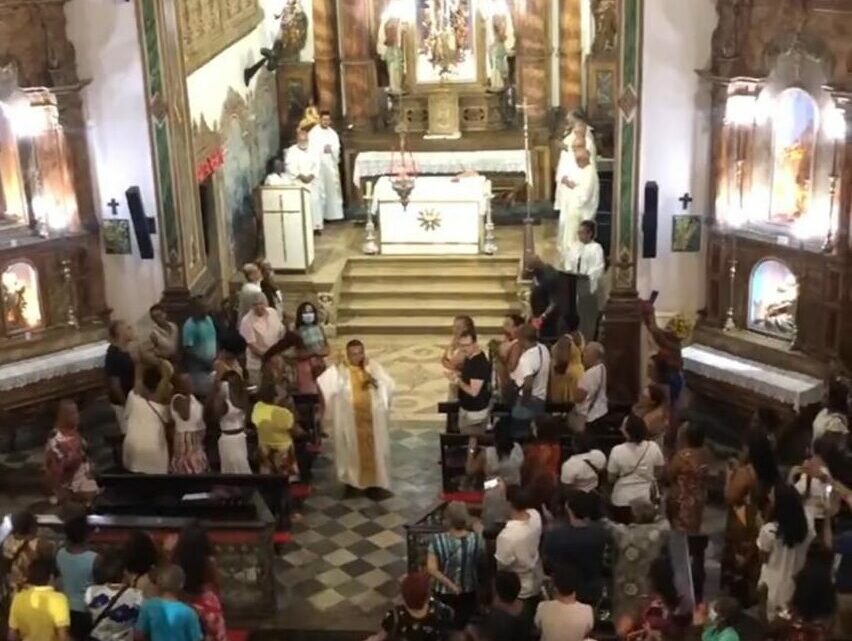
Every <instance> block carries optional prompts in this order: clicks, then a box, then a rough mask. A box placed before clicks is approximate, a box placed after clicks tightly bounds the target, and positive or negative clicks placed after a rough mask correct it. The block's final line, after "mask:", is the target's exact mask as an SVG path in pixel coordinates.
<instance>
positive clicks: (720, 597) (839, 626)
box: [371, 302, 852, 641]
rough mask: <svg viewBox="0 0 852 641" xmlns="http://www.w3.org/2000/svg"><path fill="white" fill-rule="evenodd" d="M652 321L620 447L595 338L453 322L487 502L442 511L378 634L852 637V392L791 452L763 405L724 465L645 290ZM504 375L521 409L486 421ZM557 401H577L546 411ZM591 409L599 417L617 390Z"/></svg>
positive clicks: (454, 366)
mask: <svg viewBox="0 0 852 641" xmlns="http://www.w3.org/2000/svg"><path fill="white" fill-rule="evenodd" d="M643 315H644V317H645V320H646V323H647V324H648V326H649V329H651V333H652V336H653V337H654V339H655V341H656V343H657V346H658V348H659V349H658V353H657V354H656V355H655V356H654V357H653V358H652V361H651V365H650V367H649V370H650V371H649V375H650V376H649V378H650V383H649V385H648V387H647V388H646V390H645V391H644V392H643V394H642V398H641V399H640V401H639V402H638V403H637V404H636V405H635V406H634V407H632V408H631V410H630V411H629V412H628V413H627V414H626V416H624V418H623V419H622V420H621V421H620V431H621V435H622V437H623V442H621V443H619V444H617V445H615V446H614V447H612V448H611V449H610V451H608V452H607V451H605V448H604V447H601V446H599V445H598V442H599V441H598V439H597V437H598V436H599V434H600V432H601V430H602V429H603V422H602V421H601V420H600V418H599V417H598V414H597V411H598V410H595V411H594V412H593V413H591V414H590V410H591V408H593V407H594V406H595V403H596V400H597V399H594V400H593V399H592V398H591V397H592V396H593V395H594V394H595V393H596V390H597V387H598V385H597V381H599V380H600V379H603V381H605V380H606V369H605V366H604V365H603V363H602V356H603V354H602V348H601V347H600V346H598V345H596V344H594V343H591V344H586V345H583V341H582V339H581V338H580V337H578V336H577V335H576V334H574V335H568V336H563V337H560V338H559V340H558V341H557V343H556V344H555V345H553V346H552V347H551V348H550V349H547V348H546V347H545V346H544V345H543V344H542V343H540V342H539V341H538V339H537V338H536V334H535V328H534V327H533V326H532V325H530V324H524V323H523V319H521V318H518V317H515V316H510V317H507V318H506V323H505V327H504V329H505V335H504V337H503V338H502V339H501V340H499V341H497V342H496V343H495V344H492V345H491V346H490V349H489V350H488V351H489V352H490V354H491V359H489V358H488V357H487V356H486V355H485V351H484V350H483V349H481V348H480V347H479V345H478V342H477V336H476V331H475V327H474V323H473V321H472V319H470V318H468V317H465V316H460V317H458V318H456V321H455V324H454V332H453V338H452V341H451V343H450V345H449V346H448V347H447V349H446V352H445V354H444V356H443V363H444V365H445V367H446V368H447V371H448V374H447V375H448V378H449V379H450V382H451V387H450V394H451V396H452V397H453V398H457V399H458V401H459V406H460V409H459V411H460V413H461V416H460V419H459V429H460V430H461V431H463V432H465V433H467V434H470V439H469V447H468V453H467V465H466V467H467V469H466V471H467V473H468V474H470V475H472V476H475V477H478V478H479V479H480V480H482V481H483V483H482V485H480V486H479V487H484V496H483V499H482V503H481V510H480V509H479V507H478V506H477V509H476V510H469V508H468V507H467V505H466V504H465V503H462V502H451V503H449V504H448V505H447V506H446V508H445V511H444V513H443V519H444V528H443V530H442V531H441V532H440V533H439V534H435V535H432V536H431V537H430V539H429V541H428V543H427V544H426V545H427V550H428V552H427V553H426V561H425V563H424V564H423V567H422V568H421V569H420V571H419V572H416V573H412V574H409V575H407V576H406V577H405V579H404V581H403V583H402V590H401V593H402V600H403V603H402V605H399V606H396V607H394V608H392V609H391V610H390V611H389V612H388V613H387V615H386V616H385V617H384V619H383V620H382V622H381V628H380V631H379V632H378V633H377V634H376V635H374V636H373V637H371V638H372V639H374V640H375V641H381V640H391V639H401V640H405V641H421V640H429V641H432V640H442V639H456V638H458V639H468V640H472V641H504V640H505V641H524V640H525V639H537V638H540V639H542V640H543V641H583V640H584V639H588V638H594V637H595V636H596V635H597V634H600V633H601V632H602V631H603V632H604V633H605V634H608V635H611V634H612V633H613V630H610V631H609V632H606V631H605V630H606V628H607V627H609V626H611V627H612V628H614V633H615V635H617V636H618V637H619V638H622V639H628V640H630V641H644V640H650V639H665V638H671V639H681V638H699V637H700V638H701V639H702V640H703V641H737V640H738V639H740V638H761V639H778V640H784V641H787V640H791V641H792V640H799V639H808V640H821V639H828V638H848V637H849V636H850V635H852V529H850V528H848V527H847V523H849V514H850V507H849V506H850V505H852V492H850V490H849V489H848V488H849V487H850V482H852V478H849V477H850V472H849V471H848V470H849V469H852V468H850V467H849V464H850V463H851V462H852V451H850V443H849V433H848V423H849V407H850V405H849V389H848V387H847V385H846V384H845V383H843V382H841V381H839V380H832V381H831V383H830V384H829V385H828V386H827V395H826V398H825V401H824V406H823V407H822V408H821V410H820V411H819V413H818V414H817V415H816V417H815V418H814V420H813V424H812V425H811V426H808V425H799V426H798V427H797V428H795V429H797V430H804V431H808V430H810V431H811V432H812V437H811V438H809V439H808V443H809V445H808V447H807V448H806V449H805V451H803V453H802V455H801V456H799V457H798V458H797V460H795V462H794V463H792V464H791V462H790V461H785V462H784V463H783V464H782V463H781V462H780V461H779V458H778V457H779V449H780V447H781V445H780V444H781V443H782V442H785V441H787V440H789V439H790V437H791V436H792V437H795V436H796V435H795V434H791V432H792V431H794V430H793V428H786V431H785V428H784V427H782V426H781V419H780V418H779V415H778V413H776V412H775V411H774V410H772V409H768V408H761V409H760V410H758V411H757V412H756V413H755V415H754V417H753V419H752V421H751V423H750V425H749V427H748V429H747V431H746V432H745V435H744V439H743V445H742V447H741V450H740V451H739V453H738V454H737V455H736V456H732V457H731V458H730V460H728V461H727V463H726V462H725V461H724V458H720V457H719V456H718V455H717V454H714V451H715V449H714V448H711V447H710V444H709V443H706V442H705V433H704V430H703V429H702V427H701V426H700V425H699V424H697V423H695V422H688V421H684V420H681V419H680V415H681V414H682V410H681V408H680V407H679V405H680V401H681V400H682V396H684V395H685V394H686V391H685V390H684V386H683V373H682V371H680V369H679V361H680V347H679V345H680V343H679V339H678V338H677V335H678V334H679V331H678V328H677V327H676V325H677V322H675V324H674V326H668V327H666V328H658V327H657V326H656V324H655V323H654V321H653V305H652V304H651V303H650V302H648V303H645V304H643ZM492 362H493V365H494V369H495V370H497V371H496V372H495V373H494V375H493V376H492V372H491V364H492ZM595 370H598V371H599V373H598V374H595ZM554 373H555V374H556V378H553V375H554ZM560 376H562V377H565V378H560ZM511 387H515V388H517V389H516V390H515V391H514V395H515V398H514V400H510V401H509V402H508V403H507V404H506V405H508V407H510V408H511V413H510V414H509V415H508V416H503V417H501V418H500V419H499V420H496V421H494V424H493V425H492V421H491V420H490V419H489V416H488V414H489V410H490V408H492V407H493V406H494V402H493V399H492V398H491V397H492V396H498V397H499V396H502V398H503V399H504V400H505V399H506V398H507V397H508V398H509V399H511V398H512V394H513V393H512V392H509V393H508V394H507V393H506V392H505V391H504V388H509V389H511ZM682 392H684V393H683V394H682ZM604 393H605V392H604V390H603V389H601V390H600V392H599V394H604ZM554 398H559V399H560V400H562V399H565V398H567V399H568V400H569V402H572V403H574V406H573V409H570V410H568V411H567V414H563V415H558V416H555V415H553V414H552V413H550V412H548V411H546V409H545V408H546V402H547V401H548V399H554ZM603 398H605V397H603ZM590 401H591V402H590ZM599 411H601V412H602V415H603V416H605V415H606V414H607V412H608V409H607V407H606V401H605V400H604V401H603V402H602V404H601V407H600V410H599ZM610 419H611V417H610ZM565 435H570V436H571V440H572V446H571V454H570V456H569V457H568V458H567V460H563V457H562V456H561V446H562V444H561V442H560V441H561V440H564V437H565ZM799 436H801V434H799ZM720 469H724V472H723V477H724V482H723V483H720V484H719V485H720V486H721V487H718V489H719V490H721V491H720V492H718V494H719V497H718V500H719V501H720V502H722V503H723V506H724V508H725V509H726V510H727V514H726V522H725V526H724V533H723V537H722V541H721V576H720V581H719V585H718V586H716V585H713V586H711V585H709V584H707V583H708V582H707V575H708V573H707V571H706V567H705V565H706V564H705V552H706V549H707V547H708V535H709V534H711V532H708V530H707V524H706V522H705V521H706V519H705V508H706V507H707V505H708V500H709V499H708V494H710V492H711V491H712V490H713V485H714V480H715V479H716V478H717V477H716V476H715V474H714V472H715V471H717V470H720ZM720 480H721V479H720ZM472 511H474V512H475V513H476V514H475V517H474V516H472V514H471V512H472ZM676 541H679V542H680V543H681V550H682V552H680V553H678V552H677V549H678V548H677V546H676V545H674V543H675V542H676ZM838 561H839V562H838ZM683 577H689V579H688V580H685V581H684V580H683ZM705 594H710V595H712V598H706V597H705Z"/></svg>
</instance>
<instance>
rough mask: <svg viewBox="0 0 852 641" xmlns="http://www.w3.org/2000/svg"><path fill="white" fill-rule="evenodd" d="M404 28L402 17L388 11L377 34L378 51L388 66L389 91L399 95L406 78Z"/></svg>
mask: <svg viewBox="0 0 852 641" xmlns="http://www.w3.org/2000/svg"><path fill="white" fill-rule="evenodd" d="M390 6H391V5H389V7H390ZM402 30H403V21H402V19H401V18H400V17H399V16H397V15H396V14H395V12H394V11H386V12H385V15H383V16H382V20H381V22H380V23H379V33H378V35H377V36H376V53H377V54H378V55H379V58H381V59H382V60H384V62H385V64H386V65H387V68H388V92H389V93H391V94H394V95H397V96H398V95H399V94H401V93H402V90H403V81H404V78H405V53H404V50H403V47H402V45H403V37H402Z"/></svg>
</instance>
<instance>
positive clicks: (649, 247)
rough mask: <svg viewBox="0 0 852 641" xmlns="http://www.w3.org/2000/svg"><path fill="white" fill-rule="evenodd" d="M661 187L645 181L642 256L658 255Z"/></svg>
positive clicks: (651, 256) (653, 256) (652, 256)
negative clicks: (658, 213) (658, 219)
mask: <svg viewBox="0 0 852 641" xmlns="http://www.w3.org/2000/svg"><path fill="white" fill-rule="evenodd" d="M659 201H660V188H659V186H658V185H657V183H655V182H653V181H650V182H646V183H645V210H644V213H643V214H642V258H656V257H657V218H658V216H657V212H658V209H659Z"/></svg>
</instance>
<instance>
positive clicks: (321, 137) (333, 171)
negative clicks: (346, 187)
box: [308, 111, 343, 221]
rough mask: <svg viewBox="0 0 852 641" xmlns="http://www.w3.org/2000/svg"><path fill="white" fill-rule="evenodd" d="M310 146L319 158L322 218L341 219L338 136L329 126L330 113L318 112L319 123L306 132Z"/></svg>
mask: <svg viewBox="0 0 852 641" xmlns="http://www.w3.org/2000/svg"><path fill="white" fill-rule="evenodd" d="M308 141H309V143H310V148H311V149H312V150H313V151H314V153H315V154H316V156H317V158H319V175H318V176H317V187H319V191H320V202H321V203H322V218H323V220H327V221H331V220H343V190H342V189H341V187H340V137H339V136H338V135H337V132H336V131H335V130H334V129H332V128H331V115H330V114H329V113H328V112H327V111H323V112H320V121H319V124H318V125H316V126H314V127H313V128H312V129H311V131H310V132H309V133H308Z"/></svg>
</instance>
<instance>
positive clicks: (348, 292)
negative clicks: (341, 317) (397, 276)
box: [340, 278, 517, 303]
mask: <svg viewBox="0 0 852 641" xmlns="http://www.w3.org/2000/svg"><path fill="white" fill-rule="evenodd" d="M516 291H517V290H516V287H515V283H514V282H512V283H507V282H501V281H499V280H494V279H490V278H481V279H476V280H473V279H466V280H463V281H443V280H439V279H435V278H430V279H428V280H423V281H419V280H415V279H410V280H403V281H396V280H383V281H379V282H363V279H358V280H354V281H348V280H347V281H344V282H343V284H342V286H341V289H340V293H341V295H345V296H359V295H364V294H384V295H391V296H393V295H399V294H409V295H411V296H413V297H414V298H413V299H412V303H413V302H415V301H416V300H417V298H419V296H423V295H426V296H446V297H448V298H458V297H464V296H470V295H471V294H473V295H477V294H478V295H483V296H492V295H496V296H505V295H513V296H514V295H515V292H516Z"/></svg>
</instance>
